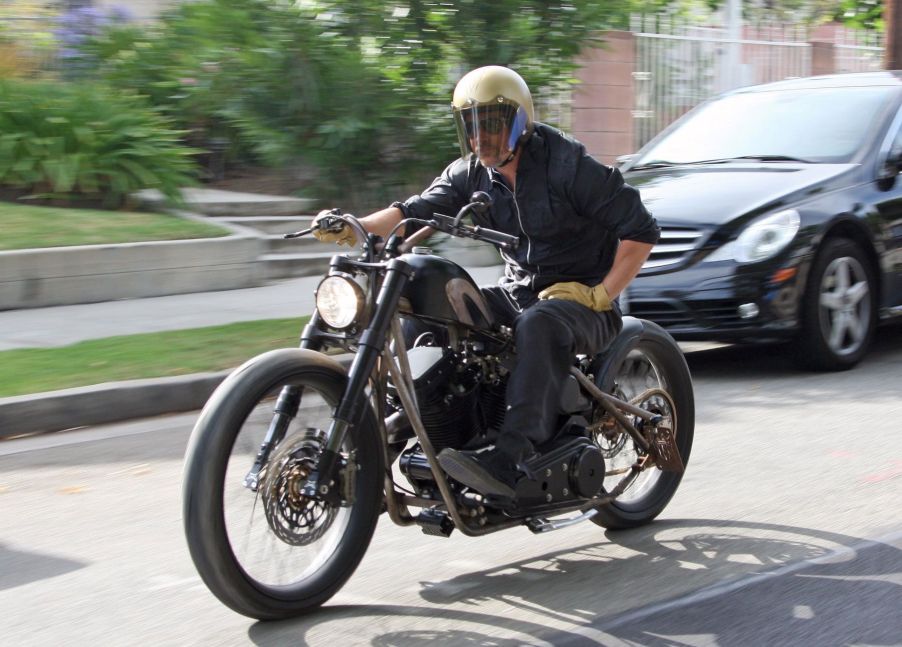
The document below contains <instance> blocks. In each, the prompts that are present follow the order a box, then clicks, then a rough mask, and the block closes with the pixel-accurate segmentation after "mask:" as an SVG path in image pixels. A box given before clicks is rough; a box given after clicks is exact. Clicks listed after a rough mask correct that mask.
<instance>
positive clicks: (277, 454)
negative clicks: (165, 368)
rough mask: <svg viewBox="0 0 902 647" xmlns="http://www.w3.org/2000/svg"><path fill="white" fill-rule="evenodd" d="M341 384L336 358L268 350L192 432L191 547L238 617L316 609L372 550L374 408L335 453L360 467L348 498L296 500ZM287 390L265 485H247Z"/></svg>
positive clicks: (377, 459)
mask: <svg viewBox="0 0 902 647" xmlns="http://www.w3.org/2000/svg"><path fill="white" fill-rule="evenodd" d="M346 379H347V377H346V375H345V373H344V371H343V369H342V368H341V366H340V365H339V364H338V363H336V362H335V361H334V360H331V359H329V358H327V357H325V356H323V355H320V354H318V353H314V352H312V351H306V350H301V349H283V350H277V351H272V352H269V353H265V354H263V355H260V356H259V357H257V358H254V359H252V360H250V361H249V362H247V363H246V364H244V365H243V366H242V367H240V368H238V369H237V370H236V371H235V372H234V373H233V374H232V375H231V376H229V378H228V379H227V380H226V381H225V382H223V384H222V385H220V387H219V388H218V389H217V390H216V391H215V392H214V393H213V395H212V396H211V398H210V400H209V401H208V403H207V405H206V406H205V407H204V410H203V412H202V413H201V415H200V418H199V419H198V422H197V424H196V426H195V428H194V431H193V432H192V435H191V439H190V441H189V444H188V450H187V454H186V460H185V472H184V481H183V490H182V494H183V510H182V513H183V519H184V527H185V534H186V537H187V541H188V547H189V551H190V553H191V558H192V559H193V561H194V564H195V566H196V567H197V570H198V572H199V574H200V576H201V578H202V579H203V581H204V583H205V584H206V585H207V586H208V587H209V589H210V591H212V592H213V594H214V595H216V597H217V598H219V599H220V600H221V601H222V602H223V603H224V604H225V605H227V606H228V607H230V608H231V609H233V610H234V611H237V612H238V613H241V614H244V615H246V616H250V617H252V618H257V619H261V620H272V619H280V618H287V617H291V616H296V615H299V614H302V613H304V612H306V611H309V610H311V609H314V608H316V607H318V606H319V605H321V604H323V603H324V602H325V601H326V600H328V599H329V598H330V597H332V595H334V594H335V593H336V592H337V591H338V590H339V589H340V588H341V586H342V585H343V584H344V583H345V582H346V581H347V579H348V578H349V577H350V576H351V574H352V573H353V572H354V570H355V569H356V568H357V565H358V564H359V563H360V560H361V559H362V558H363V555H364V553H365V552H366V549H367V547H368V546H369V542H370V539H371V538H372V535H373V531H374V529H375V526H376V521H377V519H378V516H379V512H380V504H381V500H382V475H383V471H384V468H383V460H382V452H381V447H380V441H379V437H378V432H377V427H376V422H375V419H374V417H373V414H372V411H370V409H369V407H367V410H366V413H365V415H364V416H363V420H362V422H361V423H360V424H359V425H357V426H356V427H352V428H351V429H350V430H349V432H348V434H347V437H346V439H345V441H344V443H343V445H342V448H341V451H340V453H341V455H342V457H343V458H344V459H345V460H346V461H347V462H348V463H349V464H352V465H356V467H357V469H356V472H355V476H354V477H353V478H352V481H353V491H354V497H355V498H354V500H353V502H352V503H351V504H350V505H341V506H339V505H330V504H327V503H325V502H323V501H319V500H314V499H313V498H308V497H305V496H303V495H302V493H301V488H302V486H303V484H304V483H305V482H306V477H307V476H308V475H309V474H310V473H311V472H313V471H314V470H315V469H316V466H317V459H318V455H319V452H320V451H321V450H322V448H323V447H324V444H325V441H326V432H328V429H329V422H330V420H331V417H332V414H333V412H334V410H335V406H336V405H337V404H338V401H339V398H340V397H341V394H342V392H343V389H344V386H345V383H346ZM286 385H290V386H294V387H300V388H301V392H302V397H301V403H300V407H299V408H298V410H297V415H296V416H295V417H294V419H293V421H292V422H291V425H290V426H289V427H288V429H287V431H286V433H285V434H284V436H283V438H282V440H281V441H280V442H279V444H278V445H276V446H275V448H274V449H273V451H272V452H271V453H270V455H269V460H268V461H267V463H266V467H265V468H264V469H263V470H261V471H260V473H259V483H258V485H257V486H255V487H249V486H248V485H247V484H246V483H245V479H246V477H247V476H248V473H249V472H251V470H252V467H253V464H254V461H255V458H256V455H257V452H258V451H259V449H260V445H261V443H262V441H263V438H264V437H265V435H266V431H267V429H268V428H269V425H270V423H271V421H272V419H273V409H274V405H275V402H276V400H277V398H278V395H279V393H280V392H281V391H282V389H283V387H285V386H286ZM352 471H353V470H352Z"/></svg>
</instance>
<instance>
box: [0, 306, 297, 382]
mask: <svg viewBox="0 0 902 647" xmlns="http://www.w3.org/2000/svg"><path fill="white" fill-rule="evenodd" d="M308 319H309V317H300V318H297V319H270V320H264V321H250V322H243V323H235V324H228V325H225V326H213V327H209V328H193V329H189V330H175V331H171V332H160V333H149V334H142V335H127V336H123V337H108V338H105V339H95V340H91V341H84V342H80V343H78V344H72V345H71V346H63V347H60V348H26V349H20V350H8V351H3V352H0V366H2V367H3V370H2V371H0V397H7V396H13V395H25V394H29V393H40V392H43V391H54V390H56V389H65V388H70V387H76V386H87V385H90V384H100V383H102V382H114V381H118V380H134V379H140V378H147V377H165V376H171V375H186V374H188V373H200V372H207V371H221V370H225V369H229V368H232V367H235V366H238V365H239V364H242V363H243V362H244V361H245V360H247V359H250V358H251V357H253V356H254V355H257V354H259V353H262V352H265V351H268V350H273V349H275V348H286V347H290V348H295V347H297V345H298V339H299V338H300V333H301V329H302V327H303V326H304V324H305V323H306V322H307V320H308Z"/></svg>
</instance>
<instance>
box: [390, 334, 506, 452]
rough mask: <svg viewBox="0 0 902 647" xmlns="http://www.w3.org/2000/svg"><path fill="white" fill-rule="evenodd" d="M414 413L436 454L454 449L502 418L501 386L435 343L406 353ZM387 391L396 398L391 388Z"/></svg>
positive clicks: (471, 363) (502, 400)
mask: <svg viewBox="0 0 902 647" xmlns="http://www.w3.org/2000/svg"><path fill="white" fill-rule="evenodd" d="M407 355H408V359H409V361H410V372H411V376H412V378H413V384H414V390H415V392H416V397H417V403H418V404H419V406H420V417H421V418H422V420H423V426H424V427H425V428H426V433H427V434H428V435H429V440H430V441H432V445H433V447H434V448H435V451H436V453H438V452H440V451H441V450H443V449H444V448H446V447H451V448H454V449H458V448H460V447H462V446H464V445H465V444H467V443H468V442H469V441H470V440H472V439H473V438H475V437H478V436H481V435H483V434H485V432H486V430H487V428H489V427H491V428H498V427H500V423H501V422H503V420H504V388H503V384H494V385H493V384H484V383H483V382H484V380H483V373H484V371H483V367H482V365H481V364H480V363H479V362H474V361H467V360H466V359H465V356H464V355H463V354H461V353H457V352H455V351H453V350H451V349H450V348H445V347H441V346H417V347H415V348H411V349H410V350H409V351H408V352H407ZM389 394H390V395H392V396H393V397H395V398H396V392H395V389H394V387H393V386H392V385H391V384H390V385H389Z"/></svg>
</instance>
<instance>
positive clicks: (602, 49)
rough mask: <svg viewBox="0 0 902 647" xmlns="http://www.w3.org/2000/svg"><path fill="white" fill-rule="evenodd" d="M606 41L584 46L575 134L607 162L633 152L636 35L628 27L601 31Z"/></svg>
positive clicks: (575, 105) (574, 116) (575, 106)
mask: <svg viewBox="0 0 902 647" xmlns="http://www.w3.org/2000/svg"><path fill="white" fill-rule="evenodd" d="M602 39H603V41H604V43H603V44H602V45H601V46H599V47H592V48H590V49H586V50H583V52H582V53H581V54H580V56H579V59H578V62H579V64H580V66H581V67H580V69H579V70H577V72H576V77H577V78H578V79H579V80H580V84H579V85H577V86H576V89H575V90H574V92H573V106H572V111H573V112H572V122H571V123H572V124H573V133H572V134H573V136H574V137H575V138H576V139H578V140H579V141H581V142H582V143H583V144H585V145H586V149H587V150H588V152H589V154H590V155H592V156H593V157H594V158H596V159H597V160H599V161H600V162H603V163H604V164H612V163H613V162H614V159H615V158H616V157H618V156H619V155H625V154H627V153H632V152H634V151H633V150H632V148H633V116H632V112H633V107H634V103H635V84H634V80H633V71H634V70H635V65H636V37H635V35H634V34H632V33H631V32H628V31H608V32H605V33H604V34H602Z"/></svg>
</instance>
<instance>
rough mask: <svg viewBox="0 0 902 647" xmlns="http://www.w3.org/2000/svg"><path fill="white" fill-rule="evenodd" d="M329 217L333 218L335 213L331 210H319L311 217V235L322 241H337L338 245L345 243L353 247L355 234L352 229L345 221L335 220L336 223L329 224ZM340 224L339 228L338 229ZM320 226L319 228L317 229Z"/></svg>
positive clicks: (355, 240)
mask: <svg viewBox="0 0 902 647" xmlns="http://www.w3.org/2000/svg"><path fill="white" fill-rule="evenodd" d="M329 218H335V213H334V212H333V211H331V210H326V211H320V212H319V213H318V214H316V217H315V218H314V219H313V227H314V230H313V237H314V238H316V239H317V240H318V241H320V242H322V243H337V244H339V245H347V246H348V247H353V246H354V245H356V244H357V236H356V235H355V234H354V230H353V229H351V226H350V225H348V223H346V222H342V221H340V220H336V224H333V225H332V226H331V227H330V226H329ZM338 225H341V229H338ZM317 227H320V229H317Z"/></svg>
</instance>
